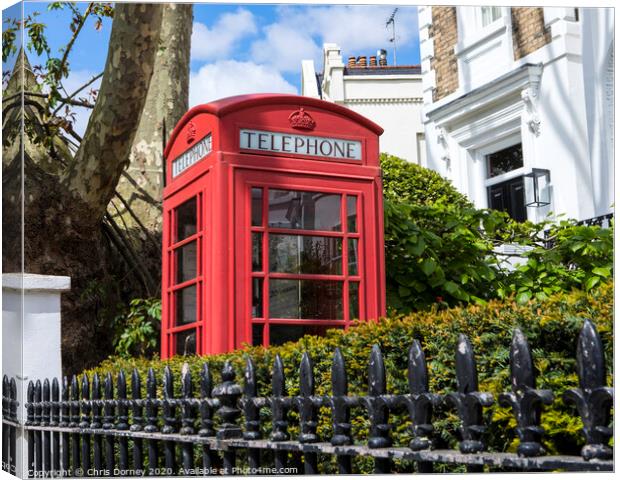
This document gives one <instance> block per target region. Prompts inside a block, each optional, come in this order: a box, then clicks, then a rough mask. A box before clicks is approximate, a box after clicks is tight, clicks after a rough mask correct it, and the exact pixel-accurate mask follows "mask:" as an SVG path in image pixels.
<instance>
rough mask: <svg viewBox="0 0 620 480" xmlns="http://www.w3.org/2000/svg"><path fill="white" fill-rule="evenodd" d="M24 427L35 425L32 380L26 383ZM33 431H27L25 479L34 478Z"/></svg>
mask: <svg viewBox="0 0 620 480" xmlns="http://www.w3.org/2000/svg"><path fill="white" fill-rule="evenodd" d="M26 399H27V403H26V426H31V425H34V424H35V420H34V383H32V380H31V381H29V382H28V390H27V392H26ZM34 441H35V440H34V430H28V468H27V471H26V472H25V473H26V477H30V478H31V477H34V476H35V468H36V467H35V463H34V450H35V448H34Z"/></svg>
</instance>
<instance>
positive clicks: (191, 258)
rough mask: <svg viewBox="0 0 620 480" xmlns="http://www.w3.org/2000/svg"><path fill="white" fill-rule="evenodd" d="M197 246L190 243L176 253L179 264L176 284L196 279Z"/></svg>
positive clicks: (194, 243)
mask: <svg viewBox="0 0 620 480" xmlns="http://www.w3.org/2000/svg"><path fill="white" fill-rule="evenodd" d="M196 244H197V242H195V241H194V242H190V243H188V244H186V245H183V246H182V247H180V248H177V249H176V250H175V251H174V254H175V256H176V262H177V276H176V283H182V282H185V281H187V280H191V279H192V278H196V273H197V272H196V263H197V262H196Z"/></svg>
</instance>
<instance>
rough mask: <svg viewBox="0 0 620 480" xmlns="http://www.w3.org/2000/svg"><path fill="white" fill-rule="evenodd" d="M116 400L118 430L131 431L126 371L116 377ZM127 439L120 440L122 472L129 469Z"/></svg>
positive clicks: (120, 466)
mask: <svg viewBox="0 0 620 480" xmlns="http://www.w3.org/2000/svg"><path fill="white" fill-rule="evenodd" d="M116 398H117V400H116V401H117V405H118V410H117V415H118V418H117V421H116V429H117V430H123V431H125V430H129V407H128V405H127V377H126V376H125V371H124V370H122V369H121V370H120V371H119V372H118V376H117V377H116ZM128 443H129V442H128V441H127V437H124V436H121V437H119V439H118V467H119V469H120V470H121V472H124V471H125V470H128V469H129V445H128Z"/></svg>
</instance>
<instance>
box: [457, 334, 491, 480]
mask: <svg viewBox="0 0 620 480" xmlns="http://www.w3.org/2000/svg"><path fill="white" fill-rule="evenodd" d="M456 385H457V391H456V392H452V393H449V394H448V395H446V400H447V401H448V402H449V403H451V404H452V405H453V406H454V407H455V408H456V410H457V413H458V416H459V418H460V420H461V426H460V427H459V432H460V433H461V442H460V443H459V449H460V451H461V452H462V453H477V452H481V451H483V450H484V449H485V445H484V443H483V442H482V434H483V433H484V431H485V430H486V427H485V426H484V425H483V424H482V423H483V420H482V407H483V406H484V407H488V406H491V405H492V404H493V395H491V394H490V393H486V392H479V391H478V371H477V368H476V359H475V357H474V350H473V348H472V346H471V343H470V342H469V338H467V337H466V336H465V335H463V334H462V333H461V334H459V339H458V342H457V345H456ZM467 470H468V471H469V472H481V471H482V466H478V465H473V466H469V467H467Z"/></svg>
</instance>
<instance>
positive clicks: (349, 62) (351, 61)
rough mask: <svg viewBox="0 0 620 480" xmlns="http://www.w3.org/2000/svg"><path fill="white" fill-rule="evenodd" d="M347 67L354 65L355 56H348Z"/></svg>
mask: <svg viewBox="0 0 620 480" xmlns="http://www.w3.org/2000/svg"><path fill="white" fill-rule="evenodd" d="M347 67H355V57H349V61H348V63H347Z"/></svg>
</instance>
